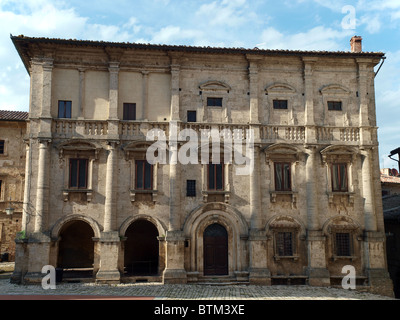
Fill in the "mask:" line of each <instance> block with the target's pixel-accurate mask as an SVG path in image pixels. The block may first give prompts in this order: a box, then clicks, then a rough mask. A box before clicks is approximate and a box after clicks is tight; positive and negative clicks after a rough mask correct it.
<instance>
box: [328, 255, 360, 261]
mask: <svg viewBox="0 0 400 320" xmlns="http://www.w3.org/2000/svg"><path fill="white" fill-rule="evenodd" d="M356 259H357V257H356V256H336V255H333V256H332V260H333V261H336V260H350V261H354V260H356Z"/></svg>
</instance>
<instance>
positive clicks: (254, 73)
mask: <svg viewBox="0 0 400 320" xmlns="http://www.w3.org/2000/svg"><path fill="white" fill-rule="evenodd" d="M246 57H247V60H248V61H249V93H250V123H251V124H258V123H260V119H259V110H258V82H259V79H258V63H259V60H260V59H261V58H260V57H259V56H251V55H247V56H246Z"/></svg>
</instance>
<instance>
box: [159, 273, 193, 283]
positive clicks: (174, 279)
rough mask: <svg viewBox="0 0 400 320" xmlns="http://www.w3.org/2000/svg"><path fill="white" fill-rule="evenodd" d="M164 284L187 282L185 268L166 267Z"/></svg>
mask: <svg viewBox="0 0 400 320" xmlns="http://www.w3.org/2000/svg"><path fill="white" fill-rule="evenodd" d="M163 283H164V284H186V283H187V273H186V270H184V269H165V270H164V273H163Z"/></svg>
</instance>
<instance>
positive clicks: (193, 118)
mask: <svg viewBox="0 0 400 320" xmlns="http://www.w3.org/2000/svg"><path fill="white" fill-rule="evenodd" d="M196 121H197V114H196V111H188V112H187V122H196Z"/></svg>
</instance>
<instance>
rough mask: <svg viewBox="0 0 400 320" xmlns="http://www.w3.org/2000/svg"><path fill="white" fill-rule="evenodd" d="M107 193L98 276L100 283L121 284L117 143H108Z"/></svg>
mask: <svg viewBox="0 0 400 320" xmlns="http://www.w3.org/2000/svg"><path fill="white" fill-rule="evenodd" d="M108 145H109V147H108V156H107V169H106V170H107V171H106V192H105V203H104V230H103V232H102V233H101V236H100V239H99V242H98V246H99V253H100V268H99V271H98V272H97V274H96V282H98V283H119V282H120V278H121V275H120V272H119V270H118V261H119V252H120V245H121V242H120V238H119V233H118V231H117V230H116V229H117V225H116V222H117V217H116V214H117V212H116V199H115V196H116V193H115V188H116V185H117V184H116V183H115V182H116V174H117V168H116V165H117V155H116V152H117V151H116V145H117V142H108Z"/></svg>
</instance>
